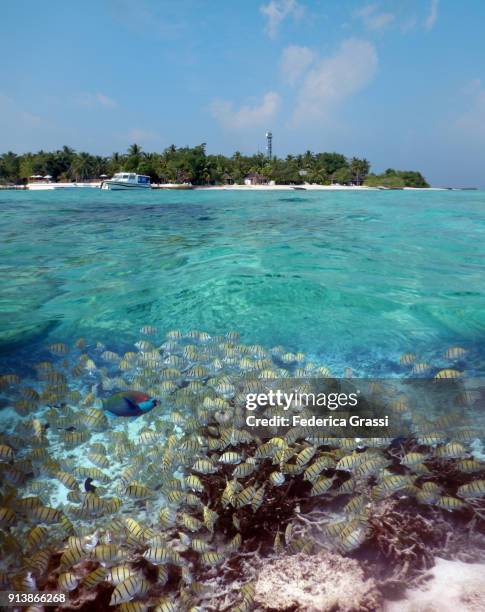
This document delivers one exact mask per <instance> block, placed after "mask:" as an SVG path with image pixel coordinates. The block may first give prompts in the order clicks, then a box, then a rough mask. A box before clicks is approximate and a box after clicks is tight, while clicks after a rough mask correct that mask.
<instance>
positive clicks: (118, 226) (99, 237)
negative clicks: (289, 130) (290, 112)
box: [0, 189, 485, 375]
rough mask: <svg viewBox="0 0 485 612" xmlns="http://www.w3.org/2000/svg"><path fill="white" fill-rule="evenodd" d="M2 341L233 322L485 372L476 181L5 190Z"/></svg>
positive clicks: (252, 334) (27, 343)
mask: <svg viewBox="0 0 485 612" xmlns="http://www.w3.org/2000/svg"><path fill="white" fill-rule="evenodd" d="M0 207H1V211H2V214H1V217H0V234H1V236H2V239H1V242H0V274H1V278H2V290H1V301H0V330H1V336H0V338H1V346H2V349H3V353H4V359H8V361H9V362H10V363H11V360H12V356H14V355H15V354H17V355H18V356H19V359H20V358H21V357H22V355H23V354H24V353H25V352H27V353H29V354H31V353H32V352H35V351H36V350H37V349H40V348H41V347H44V346H45V345H46V343H48V342H50V341H57V340H64V341H70V340H73V339H74V338H77V337H79V336H80V335H82V336H86V337H89V338H93V339H99V340H101V341H104V342H108V343H109V344H110V346H113V345H115V346H116V345H117V344H123V343H124V342H133V340H134V339H136V336H135V335H134V334H136V330H137V329H139V327H140V326H141V325H144V324H151V325H155V326H157V327H158V328H159V330H160V332H161V333H162V334H163V333H164V332H166V331H167V330H169V329H175V328H180V329H182V330H184V331H187V330H189V329H201V330H204V331H207V332H209V333H212V334H216V333H219V334H220V333H225V332H227V331H228V330H231V329H235V330H237V331H239V332H240V333H241V336H242V339H243V340H244V341H245V342H257V343H259V344H262V345H264V346H267V347H269V346H274V345H277V344H281V345H283V346H285V347H286V348H288V349H291V350H300V351H304V352H306V353H309V354H311V355H316V356H318V357H321V358H322V360H324V361H325V362H326V363H327V364H330V365H333V366H334V367H335V368H336V369H337V370H338V369H339V368H340V367H343V366H344V365H350V366H352V367H354V368H356V369H357V371H358V372H359V373H360V374H361V375H364V374H369V375H370V374H373V375H375V374H383V375H384V374H389V373H390V372H392V370H393V367H394V366H393V364H394V363H395V362H396V358H397V356H399V355H400V354H401V353H403V352H406V351H408V350H413V351H415V352H418V353H420V355H423V356H424V357H425V358H427V359H436V358H437V355H439V354H441V353H442V351H443V349H444V348H446V347H447V346H450V345H456V344H459V345H462V346H465V347H466V348H468V349H470V350H471V351H470V359H472V364H469V366H471V367H472V368H473V369H475V371H480V372H482V371H483V370H484V369H485V364H484V359H483V338H484V336H485V308H484V306H485V274H484V271H485V257H484V255H485V193H484V192H460V191H434V192H421V191H397V192H396V191H388V192H379V191H369V192H361V191H359V192H332V191H323V192H284V191H279V192H272V191H258V192H247V191H244V192H235V191H219V192H218V191H201V190H197V191H188V192H187V191H185V192H171V191H151V192H148V193H146V192H143V193H133V192H129V193H122V192H106V191H100V190H90V189H89V190H66V191H55V192H12V191H4V192H0Z"/></svg>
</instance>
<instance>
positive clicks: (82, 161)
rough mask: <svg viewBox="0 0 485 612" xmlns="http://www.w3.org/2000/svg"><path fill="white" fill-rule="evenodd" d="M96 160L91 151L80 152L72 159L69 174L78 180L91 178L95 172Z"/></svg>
mask: <svg viewBox="0 0 485 612" xmlns="http://www.w3.org/2000/svg"><path fill="white" fill-rule="evenodd" d="M93 162H94V160H93V158H92V157H91V155H90V154H89V153H84V152H81V153H78V154H77V155H76V156H75V157H74V159H73V160H72V163H71V167H70V169H69V174H70V175H71V177H72V178H74V179H75V180H76V181H83V180H86V179H88V178H91V177H92V176H93V173H94V163H93Z"/></svg>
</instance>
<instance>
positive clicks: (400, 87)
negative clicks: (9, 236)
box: [0, 0, 485, 187]
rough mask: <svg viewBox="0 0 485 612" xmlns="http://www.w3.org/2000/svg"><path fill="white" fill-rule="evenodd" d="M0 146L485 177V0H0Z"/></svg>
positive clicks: (468, 182) (460, 179)
mask: <svg viewBox="0 0 485 612" xmlns="http://www.w3.org/2000/svg"><path fill="white" fill-rule="evenodd" d="M1 4H2V6H1V14H0V57H1V60H0V73H1V79H0V151H2V152H4V151H7V150H12V151H15V152H17V153H22V152H25V151H29V150H39V149H44V150H53V149H57V148H60V147H61V146H62V145H64V144H66V145H69V146H72V147H74V148H75V149H76V150H87V151H89V152H91V153H96V154H102V155H108V154H110V153H112V152H113V151H123V150H126V149H127V147H128V146H129V145H130V144H132V143H134V142H136V143H138V144H140V145H141V146H142V147H143V148H144V150H147V151H161V150H163V149H164V148H165V147H167V146H169V145H171V144H172V143H173V144H176V145H177V146H184V145H189V146H194V145H196V144H200V143H202V142H205V143H207V151H208V152H209V153H219V152H221V153H224V154H229V155H230V154H232V153H233V152H234V151H236V150H238V151H241V152H242V153H248V154H249V153H255V152H257V151H258V150H260V151H264V147H265V132H266V130H268V129H271V130H272V132H273V151H274V153H275V154H276V155H278V156H280V157H284V156H286V155H287V154H288V153H293V154H297V153H303V152H305V151H306V150H312V151H337V152H340V153H344V154H345V155H347V156H353V155H356V156H358V157H366V158H367V159H368V160H369V161H370V162H371V164H372V170H373V171H375V172H381V171H383V170H385V169H386V168H389V167H393V168H400V169H411V170H413V169H416V170H420V171H421V172H423V174H424V175H425V176H426V177H427V179H428V180H429V181H430V182H431V183H432V184H433V185H441V186H481V187H485V36H484V35H483V23H485V3H484V2H483V1H482V0H465V1H463V2H457V1H456V0H378V1H376V2H373V1H372V0H371V1H370V2H366V1H365V0H339V1H336V0H244V1H239V0H176V1H175V0H170V1H165V0H69V1H68V2H66V1H65V0H62V1H59V0H49V2H38V1H37V0H35V1H34V0H2V2H1Z"/></svg>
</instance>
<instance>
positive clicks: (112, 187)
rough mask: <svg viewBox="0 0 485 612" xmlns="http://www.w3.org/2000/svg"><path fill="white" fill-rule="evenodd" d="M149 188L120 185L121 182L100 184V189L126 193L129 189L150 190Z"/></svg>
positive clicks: (127, 184) (128, 184)
mask: <svg viewBox="0 0 485 612" xmlns="http://www.w3.org/2000/svg"><path fill="white" fill-rule="evenodd" d="M150 188H151V186H150V185H141V184H140V185H137V184H134V183H133V184H130V183H121V182H119V183H118V182H115V181H103V182H102V183H101V189H109V190H110V191H122V190H125V191H128V190H130V189H150Z"/></svg>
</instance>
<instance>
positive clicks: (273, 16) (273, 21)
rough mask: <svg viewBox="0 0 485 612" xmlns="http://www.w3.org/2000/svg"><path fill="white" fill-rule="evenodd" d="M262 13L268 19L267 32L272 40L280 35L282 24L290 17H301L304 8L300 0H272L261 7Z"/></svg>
mask: <svg viewBox="0 0 485 612" xmlns="http://www.w3.org/2000/svg"><path fill="white" fill-rule="evenodd" d="M259 10H260V12H261V13H262V14H263V15H264V16H265V17H266V19H267V23H266V32H267V33H268V35H269V36H270V37H271V38H274V37H275V36H276V34H277V33H278V29H279V27H280V25H281V23H282V22H283V21H284V20H285V19H286V18H287V17H289V16H293V17H294V18H298V17H301V15H302V14H303V7H302V6H301V5H300V4H299V3H298V0H270V2H268V4H262V5H261V6H260V7H259Z"/></svg>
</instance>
